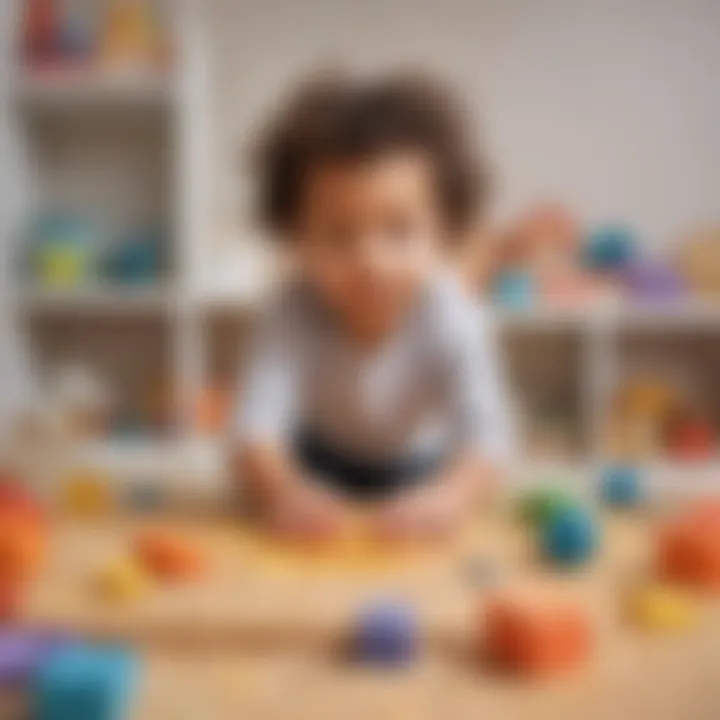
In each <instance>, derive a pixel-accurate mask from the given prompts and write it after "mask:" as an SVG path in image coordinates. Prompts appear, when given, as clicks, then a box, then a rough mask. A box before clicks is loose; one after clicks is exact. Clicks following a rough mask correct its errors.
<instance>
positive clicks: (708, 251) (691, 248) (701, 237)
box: [677, 227, 720, 298]
mask: <svg viewBox="0 0 720 720" xmlns="http://www.w3.org/2000/svg"><path fill="white" fill-rule="evenodd" d="M678 245H679V248H680V249H679V252H678V255H677V263H678V266H679V268H680V272H681V273H682V275H683V277H684V278H685V279H686V280H687V282H688V284H689V285H690V289H691V290H693V291H694V292H695V293H696V294H698V295H700V296H701V297H704V298H717V297H720V228H718V227H716V228H712V227H709V228H700V229H697V230H695V231H693V232H691V233H689V234H688V235H687V236H685V237H684V238H682V240H681V241H680V242H679V243H678Z"/></svg>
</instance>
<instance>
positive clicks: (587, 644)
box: [480, 594, 594, 675]
mask: <svg viewBox="0 0 720 720" xmlns="http://www.w3.org/2000/svg"><path fill="white" fill-rule="evenodd" d="M483 624H484V632H485V634H484V649H485V651H486V654H487V657H488V659H489V660H490V661H491V662H493V663H497V664H498V665H499V666H500V667H502V668H504V669H505V670H508V671H511V672H516V673H521V674H526V675H549V674H555V673H560V672H566V671H569V670H572V669H574V668H575V667H576V666H578V665H579V664H580V663H581V662H582V661H584V660H586V659H587V658H588V657H589V655H590V653H591V652H592V649H593V646H594V632H593V629H592V626H591V621H590V618H589V616H588V614H587V613H586V612H585V611H584V610H583V609H582V608H581V607H580V606H579V605H576V604H573V603H570V602H567V601H562V600H554V599H549V598H537V597H535V596H534V595H533V594H529V595H527V596H524V595H515V596H506V595H501V596H498V597H495V598H492V599H491V600H490V601H489V602H488V604H487V608H486V609H485V612H484V613H483ZM480 637H482V633H481V634H480Z"/></svg>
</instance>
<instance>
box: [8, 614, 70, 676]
mask: <svg viewBox="0 0 720 720" xmlns="http://www.w3.org/2000/svg"><path fill="white" fill-rule="evenodd" d="M71 643H72V640H70V638H66V637H64V636H62V635H58V634H56V633H47V632H35V631H28V630H21V629H15V628H5V629H3V630H0V690H2V689H3V688H8V687H18V686H19V687H25V686H26V685H27V684H28V683H29V682H30V681H31V680H32V678H33V677H34V676H35V674H36V672H37V671H38V669H39V667H40V666H41V665H42V664H43V663H44V662H46V661H47V660H48V658H50V657H52V655H53V654H54V653H55V652H58V651H60V650H61V649H62V648H64V647H68V646H69V645H70V644H71Z"/></svg>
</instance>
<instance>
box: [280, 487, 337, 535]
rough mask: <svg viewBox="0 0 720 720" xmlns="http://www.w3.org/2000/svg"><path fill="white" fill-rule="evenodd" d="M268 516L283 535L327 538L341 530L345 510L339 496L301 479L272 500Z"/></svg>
mask: <svg viewBox="0 0 720 720" xmlns="http://www.w3.org/2000/svg"><path fill="white" fill-rule="evenodd" d="M267 519H268V522H269V525H270V528H271V529H272V530H273V532H276V533H277V534H279V535H282V536H285V537H290V538H297V539H305V540H323V539H327V538H329V537H332V536H333V535H335V534H337V533H338V532H339V531H340V530H341V526H342V524H343V522H344V521H345V511H344V508H343V506H342V504H341V502H340V501H339V499H338V498H336V497H335V496H333V495H332V494H331V493H330V492H328V491H326V490H323V489H322V488H319V487H316V486H314V485H311V484H309V483H305V482H298V483H297V484H296V485H294V486H293V487H292V488H287V489H286V491H285V492H283V493H282V494H278V495H277V496H276V498H275V499H274V500H273V501H272V502H271V503H270V505H269V506H268V508H267Z"/></svg>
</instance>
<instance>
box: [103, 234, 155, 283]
mask: <svg viewBox="0 0 720 720" xmlns="http://www.w3.org/2000/svg"><path fill="white" fill-rule="evenodd" d="M163 248H164V241H163V237H162V235H161V233H159V232H154V231H143V232H136V233H132V234H129V235H127V236H125V237H123V238H121V239H120V240H119V241H118V242H117V243H116V244H115V245H114V246H113V247H112V248H111V249H110V251H109V252H108V254H107V256H106V258H105V263H104V265H105V276H106V277H107V278H108V279H109V280H112V281H115V282H119V283H122V284H125V285H141V284H145V283H152V282H154V281H156V280H157V279H158V278H159V277H160V275H161V274H162V270H163V264H164V258H163V255H164V252H163Z"/></svg>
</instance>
